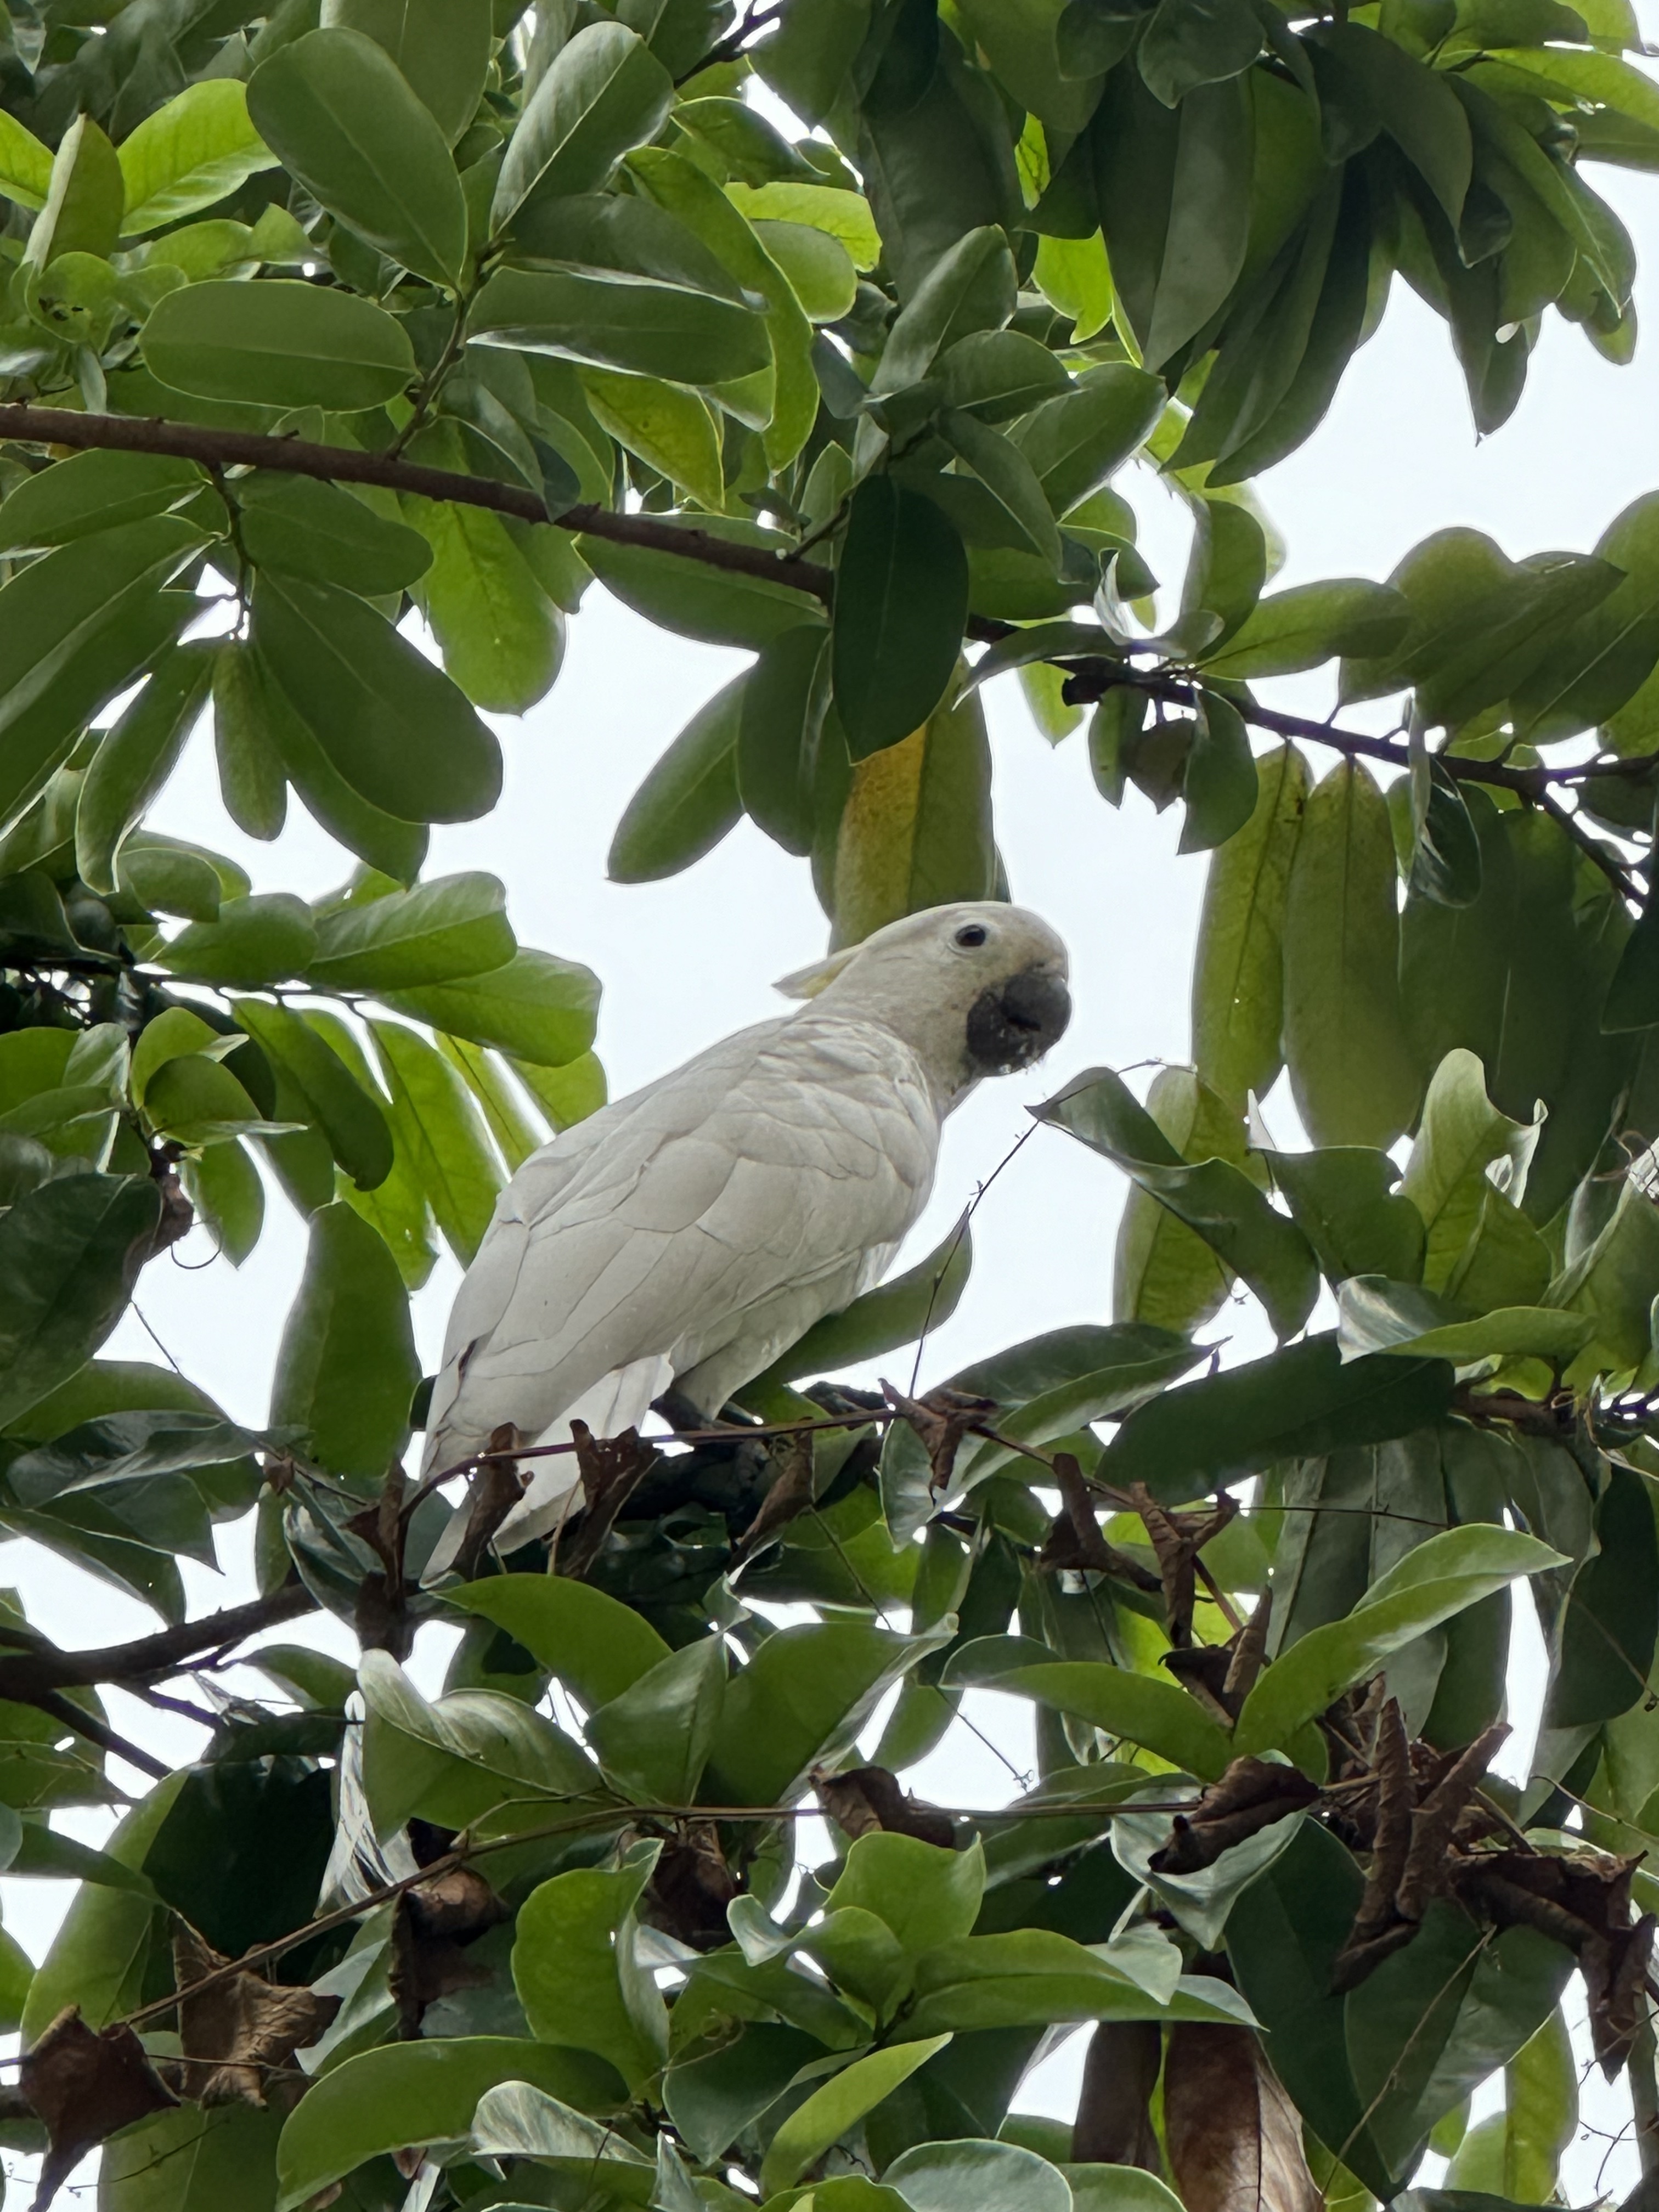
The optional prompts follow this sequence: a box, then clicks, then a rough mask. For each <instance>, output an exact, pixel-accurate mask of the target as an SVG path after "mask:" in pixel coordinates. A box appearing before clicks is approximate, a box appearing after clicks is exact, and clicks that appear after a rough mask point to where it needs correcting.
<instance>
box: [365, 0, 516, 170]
mask: <svg viewBox="0 0 1659 2212" xmlns="http://www.w3.org/2000/svg"><path fill="white" fill-rule="evenodd" d="M322 23H323V28H324V29H325V30H346V31H361V32H362V33H363V34H364V36H365V37H367V38H370V39H373V40H375V41H376V43H377V44H379V45H380V46H384V47H385V48H386V52H387V53H389V54H390V55H391V57H392V60H393V61H394V62H396V64H398V69H399V70H400V71H401V72H402V74H403V76H404V78H405V79H406V80H407V82H409V83H410V85H411V86H412V87H413V88H414V90H415V91H416V94H418V95H419V97H420V98H421V99H422V100H424V101H425V103H426V105H427V106H428V107H429V108H430V109H431V111H432V112H433V114H434V115H435V117H436V118H437V120H438V127H439V128H440V130H441V131H442V132H443V134H444V137H445V139H446V140H447V143H449V144H450V145H452V146H453V144H454V143H455V141H456V140H457V139H458V138H459V137H460V136H461V134H462V132H463V131H465V129H466V126H467V125H468V124H469V123H471V120H472V118H473V117H474V116H475V115H476V114H477V110H478V101H479V99H480V97H481V95H482V94H483V88H484V80H485V78H486V77H487V76H489V57H490V49H491V47H492V46H493V45H494V43H495V41H494V37H493V24H492V21H491V13H490V7H489V0H323V10H322Z"/></svg>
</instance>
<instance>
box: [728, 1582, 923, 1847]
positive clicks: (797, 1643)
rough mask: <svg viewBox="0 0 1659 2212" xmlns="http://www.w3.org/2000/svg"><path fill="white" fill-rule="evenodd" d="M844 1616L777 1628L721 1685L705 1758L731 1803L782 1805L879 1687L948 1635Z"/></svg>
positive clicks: (836, 1745) (837, 1745) (828, 1759)
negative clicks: (898, 1631) (905, 1631)
mask: <svg viewBox="0 0 1659 2212" xmlns="http://www.w3.org/2000/svg"><path fill="white" fill-rule="evenodd" d="M948 1634H949V1632H948V1631H946V1630H932V1631H929V1632H927V1633H926V1634H924V1635H920V1636H914V1637H896V1636H889V1635H885V1634H884V1633H883V1632H882V1631H881V1630H880V1629H878V1628H869V1627H866V1626H863V1625H861V1624H855V1623H854V1622H851V1621H834V1622H827V1623H824V1624H822V1625H818V1626H804V1627H799V1628H785V1629H780V1630H779V1631H778V1632H777V1633H776V1634H775V1635H773V1636H770V1637H769V1638H767V1640H766V1642H765V1643H764V1644H762V1645H761V1647H760V1649H759V1650H758V1651H757V1653H756V1654H755V1656H754V1657H753V1658H752V1659H751V1660H750V1662H749V1664H748V1665H747V1666H746V1667H745V1668H743V1670H742V1672H741V1673H740V1674H738V1675H737V1676H736V1678H735V1679H734V1680H732V1682H731V1683H730V1684H729V1685H728V1686H727V1688H726V1710H725V1713H724V1715H723V1717H722V1718H721V1722H720V1733H719V1735H718V1737H717V1738H716V1741H715V1744H714V1753H713V1756H712V1759H711V1765H712V1767H713V1770H714V1773H715V1774H716V1775H717V1776H718V1778H719V1781H718V1784H717V1786H718V1787H720V1788H721V1789H723V1790H729V1791H730V1792H731V1793H732V1795H731V1796H729V1797H728V1798H727V1799H726V1802H727V1803H730V1804H736V1805H769V1804H787V1803H788V1802H791V1801H792V1800H793V1797H794V1796H795V1795H796V1794H797V1793H798V1792H799V1790H800V1788H801V1786H802V1785H803V1784H804V1783H805V1778H806V1776H807V1774H808V1772H809V1771H810V1770H811V1767H812V1766H813V1765H817V1764H820V1763H827V1764H833V1763H834V1761H835V1760H836V1759H838V1758H839V1757H840V1756H841V1754H842V1753H843V1752H844V1751H845V1750H846V1749H848V1747H849V1746H850V1745H851V1744H852V1743H853V1742H854V1741H855V1740H856V1738H857V1735H858V1733H859V1730H860V1729H861V1728H862V1727H863V1725H864V1723H865V1722H866V1720H867V1719H868V1718H869V1717H870V1715H871V1713H872V1711H874V1709H875V1706H876V1704H877V1702H878V1699H879V1698H880V1697H881V1694H882V1692H884V1690H886V1689H888V1688H889V1687H890V1686H891V1685H892V1684H893V1683H894V1682H896V1681H898V1680H901V1679H902V1677H903V1676H904V1675H905V1674H908V1672H909V1670H910V1669H911V1668H913V1667H914V1666H915V1664H916V1662H918V1661H919V1660H920V1659H921V1658H923V1657H925V1656H926V1655H927V1653H928V1652H929V1651H932V1650H936V1649H937V1648H938V1647H939V1644H940V1643H941V1641H943V1640H945V1638H946V1637H948Z"/></svg>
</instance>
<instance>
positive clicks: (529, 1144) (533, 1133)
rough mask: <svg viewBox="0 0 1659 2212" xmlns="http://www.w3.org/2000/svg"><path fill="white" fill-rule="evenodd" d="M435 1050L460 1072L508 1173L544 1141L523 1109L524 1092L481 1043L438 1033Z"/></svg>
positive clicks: (539, 1147)
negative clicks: (475, 1100)
mask: <svg viewBox="0 0 1659 2212" xmlns="http://www.w3.org/2000/svg"><path fill="white" fill-rule="evenodd" d="M438 1049H439V1051H440V1052H441V1053H442V1054H443V1056H444V1058H445V1059H446V1060H447V1061H448V1062H449V1064H450V1066H452V1067H453V1068H455V1069H457V1070H458V1071H459V1074H460V1078H461V1080H462V1082H463V1083H465V1085H466V1087H467V1089H468V1090H469V1091H471V1093H472V1096H473V1097H475V1098H476V1099H477V1102H478V1103H479V1105H480V1106H481V1107H482V1108H483V1117H484V1120H485V1121H487V1122H488V1123H489V1133H490V1135H491V1136H492V1137H493V1138H494V1139H495V1149H496V1151H497V1152H499V1153H500V1154H501V1158H503V1159H504V1160H505V1161H506V1162H507V1170H508V1172H509V1173H512V1172H513V1171H514V1170H517V1169H518V1168H520V1167H521V1166H522V1165H523V1164H524V1163H525V1161H526V1160H527V1159H528V1158H530V1155H531V1154H532V1152H539V1151H540V1149H541V1147H542V1146H543V1145H544V1144H545V1143H546V1141H547V1139H546V1137H545V1136H544V1133H543V1132H542V1131H541V1130H540V1129H539V1128H538V1127H537V1125H536V1123H535V1122H534V1121H532V1119H531V1117H530V1115H528V1114H526V1111H525V1108H524V1094H523V1092H522V1091H520V1089H519V1087H518V1085H516V1084H515V1083H514V1082H513V1079H512V1077H511V1076H510V1075H508V1073H507V1070H506V1069H505V1068H504V1067H503V1066H501V1063H500V1061H499V1060H497V1059H496V1057H495V1054H493V1053H490V1052H488V1051H486V1050H485V1049H484V1048H483V1047H482V1046H480V1045H476V1044H468V1043H466V1042H464V1040H462V1039H461V1038H459V1037H453V1036H443V1035H442V1034H440V1036H439V1037H438ZM533 1096H534V1093H533V1092H532V1097H533Z"/></svg>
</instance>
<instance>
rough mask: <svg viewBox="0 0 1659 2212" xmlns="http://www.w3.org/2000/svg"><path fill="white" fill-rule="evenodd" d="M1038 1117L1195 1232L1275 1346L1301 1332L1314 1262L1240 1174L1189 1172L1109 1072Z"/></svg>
mask: <svg viewBox="0 0 1659 2212" xmlns="http://www.w3.org/2000/svg"><path fill="white" fill-rule="evenodd" d="M1037 1116H1038V1119H1039V1120H1041V1121H1048V1122H1052V1123H1053V1124H1054V1126H1055V1127H1059V1128H1062V1129H1064V1130H1066V1133H1068V1134H1069V1135H1071V1136H1073V1137H1077V1138H1079V1139H1081V1141H1082V1142H1083V1143H1084V1144H1085V1145H1087V1146H1089V1147H1090V1148H1091V1151H1094V1152H1103V1153H1104V1154H1105V1156H1106V1158H1108V1159H1109V1160H1112V1161H1113V1162H1115V1164H1116V1165H1117V1166H1119V1167H1121V1169H1122V1170H1123V1171H1124V1173H1125V1174H1126V1175H1127V1176H1130V1177H1131V1178H1132V1179H1133V1181H1134V1182H1136V1183H1137V1184H1138V1185H1139V1188H1141V1189H1143V1190H1145V1191H1146V1192H1148V1193H1149V1194H1151V1195H1152V1197H1154V1198H1156V1199H1157V1200H1158V1201H1159V1202H1160V1203H1161V1204H1162V1205H1164V1206H1168V1207H1169V1209H1170V1212H1172V1213H1175V1214H1176V1215H1177V1216H1178V1217H1179V1218H1180V1219H1181V1220H1182V1221H1184V1222H1185V1223H1186V1224H1187V1225H1188V1228H1190V1229H1193V1230H1194V1231H1196V1232H1197V1233H1198V1235H1199V1236H1200V1237H1202V1238H1203V1239H1204V1241H1205V1243H1206V1244H1208V1245H1209V1246H1210V1247H1211V1249H1212V1250H1213V1251H1215V1252H1216V1253H1217V1254H1218V1255H1219V1257H1220V1258H1221V1259H1222V1260H1223V1261H1225V1264H1226V1265H1227V1266H1228V1267H1230V1268H1231V1269H1232V1271H1233V1272H1234V1273H1236V1274H1237V1275H1240V1276H1242V1277H1243V1279H1244V1280H1245V1282H1247V1283H1248V1284H1249V1286H1250V1288H1251V1289H1252V1290H1253V1291H1255V1294H1256V1296H1257V1297H1259V1298H1260V1299H1261V1302H1262V1304H1263V1305H1264V1306H1265V1307H1266V1308H1267V1315H1268V1318H1269V1319H1270V1320H1271V1321H1272V1322H1273V1328H1274V1329H1275V1330H1276V1331H1277V1333H1278V1334H1279V1336H1280V1337H1281V1338H1284V1337H1287V1336H1293V1335H1294V1334H1296V1332H1297V1330H1298V1329H1299V1328H1301V1327H1302V1325H1303V1323H1304V1322H1305V1321H1306V1320H1307V1318H1308V1316H1309V1315H1310V1313H1311V1312H1312V1311H1313V1307H1314V1301H1315V1299H1316V1297H1317V1296H1318V1292H1319V1274H1318V1269H1317V1267H1316V1266H1315V1263H1314V1258H1313V1255H1312V1253H1311V1252H1310V1250H1309V1249H1308V1245H1307V1242H1306V1240H1305V1239H1304V1237H1303V1236H1302V1233H1301V1231H1299V1230H1298V1229H1297V1228H1296V1227H1295V1225H1293V1224H1292V1223H1291V1222H1288V1221H1286V1220H1285V1218H1284V1216H1283V1215H1282V1214H1279V1213H1275V1212H1273V1208H1272V1207H1271V1206H1269V1205H1268V1204H1267V1200H1266V1199H1264V1198H1263V1196H1262V1195H1261V1192H1260V1191H1259V1190H1258V1189H1257V1188H1255V1184H1254V1183H1252V1182H1250V1181H1249V1179H1248V1177H1247V1176H1244V1175H1243V1173H1242V1171H1241V1170H1239V1169H1237V1167H1234V1166H1233V1165H1232V1164H1231V1163H1230V1162H1229V1161H1226V1160H1219V1159H1211V1160H1206V1161H1204V1162H1202V1163H1200V1164H1199V1165H1197V1166H1195V1167H1194V1166H1188V1164H1187V1162H1186V1161H1185V1160H1183V1159H1182V1156H1181V1154H1180V1153H1179V1152H1177V1151H1176V1147H1175V1146H1173V1145H1172V1144H1171V1143H1170V1140H1169V1139H1168V1138H1167V1137H1166V1136H1165V1135H1164V1132H1163V1131H1162V1130H1161V1129H1160V1128H1159V1127H1158V1124H1157V1122H1156V1121H1153V1119H1152V1116H1151V1115H1150V1114H1148V1113H1147V1112H1146V1109H1145V1108H1144V1107H1143V1106H1141V1105H1140V1104H1139V1102H1138V1101H1137V1100H1136V1099H1135V1097H1133V1093H1132V1092H1131V1091H1130V1090H1129V1088H1128V1086H1127V1084H1125V1083H1124V1082H1123V1080H1122V1079H1121V1077H1119V1076H1116V1075H1115V1074H1113V1073H1112V1072H1111V1070H1110V1069H1109V1068H1091V1069H1089V1070H1088V1071H1087V1072H1086V1073H1084V1074H1082V1075H1080V1076H1079V1077H1077V1078H1076V1079H1075V1080H1074V1081H1073V1083H1071V1084H1069V1085H1067V1086H1066V1089H1065V1090H1064V1091H1060V1092H1059V1093H1058V1094H1057V1096H1056V1097H1054V1098H1051V1099H1050V1100H1049V1101H1048V1103H1047V1104H1045V1105H1043V1106H1042V1107H1040V1108H1039V1109H1037Z"/></svg>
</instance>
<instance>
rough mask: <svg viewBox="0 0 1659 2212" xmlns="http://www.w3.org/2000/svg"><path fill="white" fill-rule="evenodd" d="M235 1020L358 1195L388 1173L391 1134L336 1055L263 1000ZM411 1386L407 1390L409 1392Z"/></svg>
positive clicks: (247, 1004) (245, 1004)
mask: <svg viewBox="0 0 1659 2212" xmlns="http://www.w3.org/2000/svg"><path fill="white" fill-rule="evenodd" d="M234 1012H235V1016H236V1019H237V1021H238V1022H239V1023H240V1024H241V1026H242V1028H243V1029H245V1030H246V1031H247V1033H248V1035H249V1036H251V1037H252V1039H253V1041H254V1042H255V1043H256V1044H257V1045H258V1047H259V1048H260V1050H261V1051H262V1052H263V1053H264V1055H265V1057H266V1059H267V1060H270V1063H271V1065H272V1066H274V1067H275V1068H276V1069H277V1070H279V1071H280V1073H282V1075H283V1077H284V1078H286V1079H287V1081H288V1082H289V1084H290V1085H292V1086H293V1089H294V1091H295V1094H296V1097H298V1099H299V1101H300V1103H301V1106H302V1108H303V1110H304V1114H305V1118H306V1119H307V1121H309V1122H310V1123H311V1124H312V1126H313V1127H314V1128H316V1129H317V1130H318V1131H319V1132H320V1133H321V1134H322V1135H323V1136H324V1137H325V1138H326V1139H327V1140H328V1146H329V1149H330V1151H331V1152H332V1153H333V1155H334V1157H335V1158H336V1159H337V1161H338V1162H339V1164H340V1165H341V1167H343V1169H344V1170H345V1172H346V1173H347V1174H348V1175H349V1176H350V1177H351V1180H352V1181H353V1182H355V1183H356V1185H357V1188H359V1189H360V1190H373V1189H374V1187H375V1185H376V1184H377V1183H381V1182H385V1181H386V1176H388V1175H389V1174H390V1173H391V1172H392V1132H391V1131H390V1129H389V1128H388V1127H386V1115H385V1114H384V1113H383V1112H382V1111H381V1109H380V1103H379V1102H378V1101H377V1100H376V1099H375V1098H374V1097H371V1096H370V1094H369V1093H368V1091H365V1090H364V1088H363V1087H362V1085H361V1084H360V1083H358V1082H357V1081H356V1079H354V1077H353V1075H352V1073H351V1071H350V1069H349V1068H348V1067H347V1066H346V1065H345V1063H344V1061H343V1060H341V1058H340V1056H339V1054H337V1053H336V1052H334V1051H333V1050H331V1048H330V1046H329V1045H328V1044H327V1043H326V1042H325V1040H324V1038H323V1037H322V1036H319V1034H318V1032H317V1031H316V1030H314V1029H313V1027H312V1026H311V1024H309V1023H308V1022H307V1021H305V1020H303V1019H302V1018H301V1016H300V1015H298V1014H296V1013H295V1012H294V1011H293V1010H292V1008H291V1007H288V1006H274V1005H272V1004H271V1003H270V1001H269V1000H264V999H238V1000H235V1001H234ZM412 1387H413V1386H412V1385H411V1388H412Z"/></svg>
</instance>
